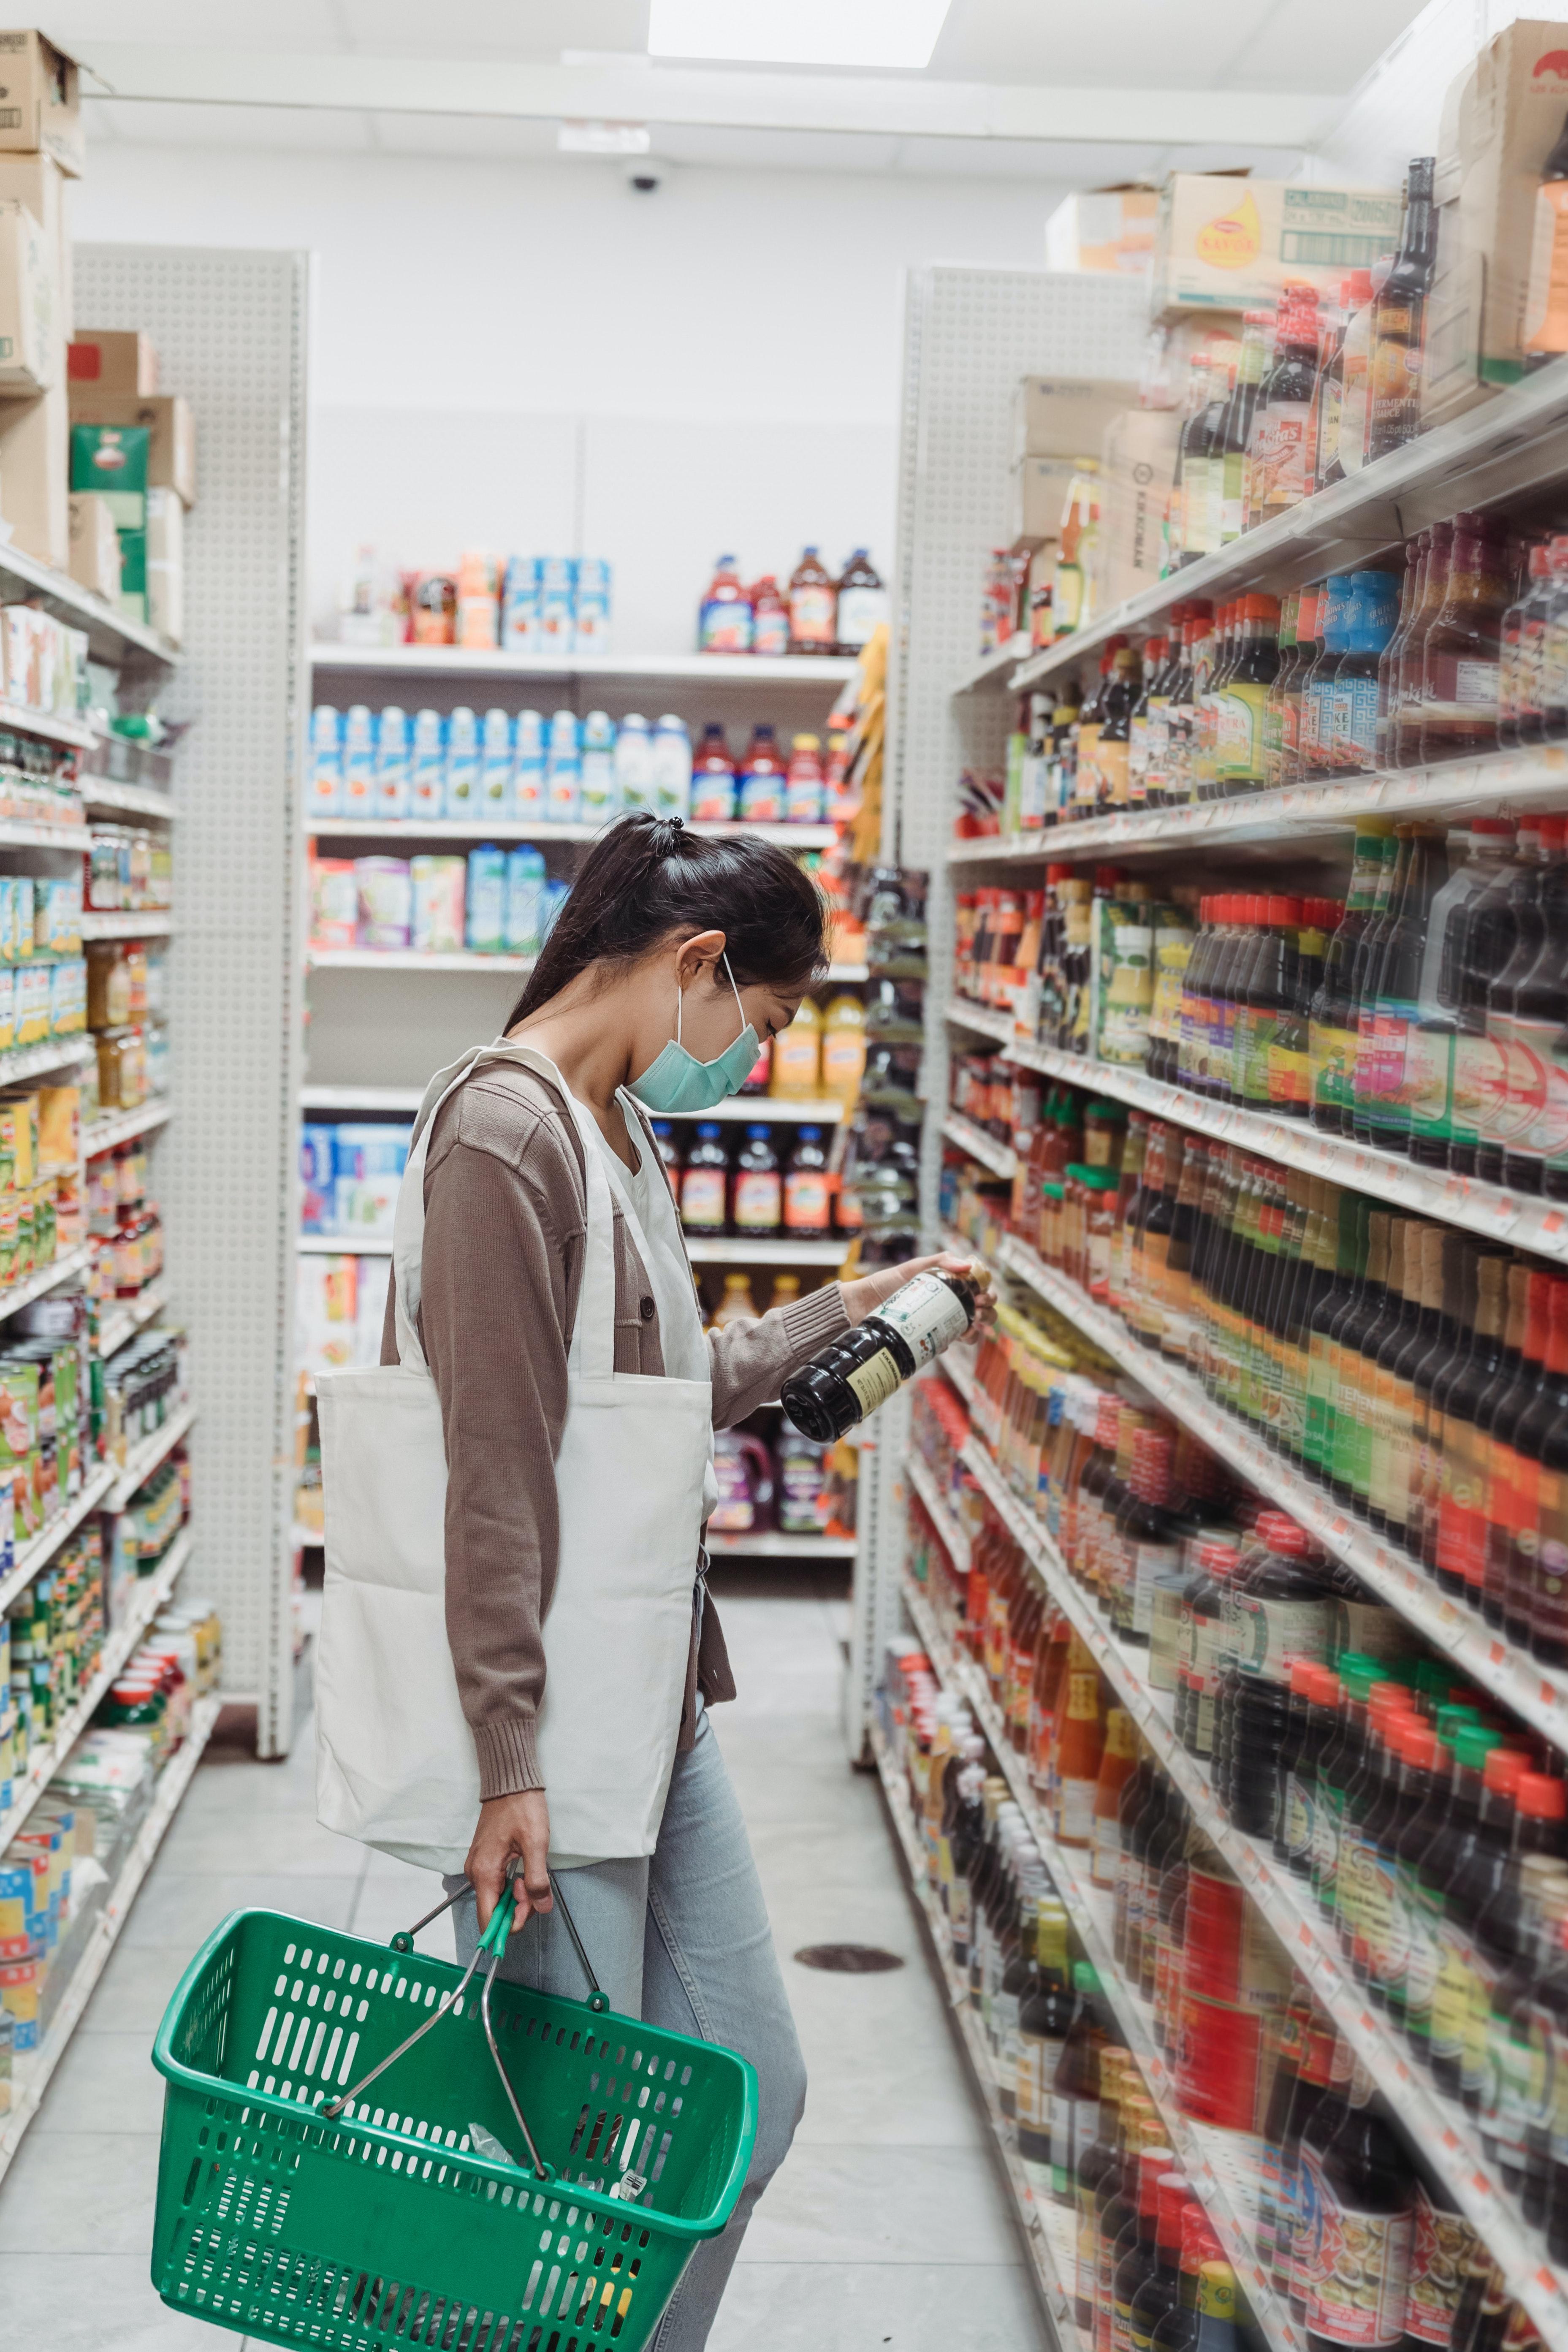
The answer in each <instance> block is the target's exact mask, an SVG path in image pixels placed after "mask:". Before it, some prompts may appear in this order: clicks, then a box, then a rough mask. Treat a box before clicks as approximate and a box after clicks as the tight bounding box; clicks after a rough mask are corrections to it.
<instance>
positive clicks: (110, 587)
mask: <svg viewBox="0 0 1568 2352" xmlns="http://www.w3.org/2000/svg"><path fill="white" fill-rule="evenodd" d="M70 576H71V578H72V579H73V580H75V581H77V582H78V583H79V584H80V585H81V586H82V587H83V588H89V589H90V590H91V591H92V593H93V594H94V595H95V596H102V597H105V598H107V600H108V601H109V603H110V604H112V603H113V602H114V599H115V598H116V597H117V596H118V595H119V593H120V541H119V540H118V538H117V537H116V535H115V530H114V516H113V514H112V512H111V511H110V504H109V500H108V499H100V497H99V496H98V493H97V492H96V491H95V490H73V491H72V493H71V500H70Z"/></svg>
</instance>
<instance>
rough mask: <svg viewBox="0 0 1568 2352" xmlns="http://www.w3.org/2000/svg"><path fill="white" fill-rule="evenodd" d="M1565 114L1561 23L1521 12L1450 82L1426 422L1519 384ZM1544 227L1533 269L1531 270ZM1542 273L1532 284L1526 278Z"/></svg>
mask: <svg viewBox="0 0 1568 2352" xmlns="http://www.w3.org/2000/svg"><path fill="white" fill-rule="evenodd" d="M1565 112H1568V26H1564V25H1563V24H1561V23H1558V24H1552V23H1549V22H1542V21H1540V20H1536V19H1525V18H1521V19H1520V20H1519V21H1518V22H1517V23H1515V24H1512V25H1510V26H1506V27H1505V29H1504V30H1503V31H1502V32H1500V33H1499V34H1498V35H1497V36H1496V37H1495V38H1494V39H1493V40H1491V41H1489V43H1488V44H1487V46H1486V47H1485V48H1484V49H1483V50H1482V51H1481V53H1480V55H1479V57H1478V58H1477V59H1476V61H1475V63H1474V65H1473V66H1471V67H1470V68H1468V71H1466V72H1465V73H1463V74H1461V75H1460V76H1459V77H1458V79H1457V80H1455V81H1454V82H1453V83H1451V84H1450V86H1449V88H1448V90H1447V95H1446V97H1445V98H1444V100H1443V115H1442V122H1441V126H1440V128H1439V131H1438V134H1437V169H1436V178H1435V184H1434V193H1435V194H1436V200H1437V268H1436V278H1435V279H1434V282H1433V287H1432V292H1431V295H1430V297H1429V299H1428V302H1427V309H1426V375H1425V381H1424V383H1423V388H1422V401H1421V422H1422V425H1423V426H1425V427H1430V426H1432V425H1441V424H1443V423H1445V422H1446V421H1447V418H1449V417H1451V416H1458V415H1462V413H1463V412H1464V411H1465V410H1466V409H1467V408H1472V407H1474V405H1475V404H1476V403H1477V402H1478V401H1479V400H1485V399H1487V398H1488V397H1489V394H1492V393H1493V392H1495V391H1497V390H1498V389H1499V387H1500V386H1501V385H1503V384H1509V383H1517V382H1518V380H1519V378H1520V377H1521V375H1522V374H1523V373H1524V371H1525V368H1526V367H1527V365H1528V364H1529V363H1530V359H1531V347H1532V345H1533V347H1534V348H1535V349H1536V350H1539V351H1557V352H1560V351H1563V349H1565V348H1568V338H1564V337H1563V335H1562V334H1561V333H1559V332H1557V331H1554V328H1555V327H1557V326H1560V325H1561V321H1560V320H1557V321H1552V320H1548V318H1547V317H1546V315H1545V311H1546V297H1547V294H1548V290H1549V286H1550V278H1551V262H1552V232H1553V227H1554V225H1555V219H1556V215H1555V214H1554V212H1553V209H1552V205H1551V203H1550V201H1549V200H1548V199H1547V198H1546V197H1544V196H1543V195H1542V169H1543V167H1544V165H1545V163H1546V159H1547V157H1548V156H1549V155H1550V154H1551V152H1552V148H1553V147H1554V146H1555V144H1556V142H1557V141H1558V139H1559V138H1560V136H1561V135H1562V131H1563V117H1564V113H1565ZM1538 225H1539V233H1540V237H1541V253H1540V264H1541V266H1540V268H1532V262H1533V261H1534V260H1535V257H1536V249H1537V234H1538ZM1537 279H1539V281H1540V282H1539V285H1537V284H1536V283H1535V282H1534V281H1535V280H1537Z"/></svg>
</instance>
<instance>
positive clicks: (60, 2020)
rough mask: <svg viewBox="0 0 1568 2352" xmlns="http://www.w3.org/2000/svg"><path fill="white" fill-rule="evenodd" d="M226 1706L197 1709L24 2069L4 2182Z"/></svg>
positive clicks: (4, 2150)
mask: <svg viewBox="0 0 1568 2352" xmlns="http://www.w3.org/2000/svg"><path fill="white" fill-rule="evenodd" d="M223 1704H224V1702H223V1700H222V1699H221V1698H216V1697H211V1698H200V1699H198V1700H197V1701H196V1703H195V1706H194V1707H193V1708H192V1709H191V1721H190V1727H189V1729H188V1730H187V1731H186V1733H185V1737H184V1741H183V1743H182V1745H181V1746H180V1748H178V1749H177V1751H176V1752H175V1753H174V1755H173V1756H171V1757H170V1759H169V1760H168V1762H167V1763H166V1764H165V1765H164V1767H163V1770H162V1771H161V1772H160V1773H159V1775H158V1785H157V1788H156V1790H154V1792H153V1802H152V1805H151V1807H150V1808H149V1810H148V1812H147V1817H146V1819H145V1821H143V1822H142V1826H141V1828H140V1829H139V1830H138V1831H137V1832H136V1835H135V1837H134V1839H133V1840H132V1845H131V1850H130V1852H129V1853H127V1855H126V1856H125V1859H124V1861H123V1862H122V1863H121V1865H120V1873H119V1875H118V1877H117V1878H116V1879H115V1881H114V1884H113V1885H112V1886H111V1887H110V1890H109V1893H108V1895H107V1896H106V1897H105V1900H104V1904H103V1907H102V1909H101V1910H100V1913H99V1916H98V1918H97V1920H96V1922H95V1923H94V1925H93V1927H92V1930H91V1933H90V1935H89V1937H88V1940H87V1943H86V1945H85V1947H84V1948H83V1950H82V1952H81V1955H80V1957H79V1959H78V1961H77V1964H76V1967H75V1969H73V1970H72V1972H71V1979H70V1983H69V1984H68V1987H67V1988H66V1991H65V1995H64V1997H63V1999H62V2000H61V2001H60V2003H59V2006H58V2008H57V2009H56V2011H55V2013H54V2016H53V2017H52V2018H51V2019H50V2021H49V2028H48V2032H47V2034H46V2035H45V2037H44V2040H43V2042H41V2043H40V2045H39V2047H38V2048H37V2050H35V2051H32V2052H30V2053H28V2054H27V2055H26V2057H24V2058H19V2059H17V2060H16V2074H15V2076H14V2079H13V2082H12V2086H11V2101H12V2104H11V2107H10V2110H9V2112H8V2113H7V2114H5V2115H4V2116H0V2179H4V2178H5V2169H6V2167H7V2166H8V2165H9V2163H10V2161H11V2159H12V2158H13V2157H14V2156H15V2155H16V2150H17V2148H18V2147H19V2146H20V2145H21V2140H22V2135H23V2133H24V2132H25V2131H26V2128H27V2126H28V2125H29V2124H30V2123H31V2122H32V2120H33V2117H34V2116H36V2115H37V2112H38V2109H39V2107H40V2105H42V2103H43V2096H44V2093H45V2092H46V2091H47V2089H48V2086H49V2082H50V2079H51V2077H52V2076H53V2074H54V2071H55V2069H56V2067H57V2066H58V2064H59V2063H60V2060H61V2058H62V2057H63V2056H64V2055H65V2052H66V2048H67V2045H68V2042H69V2041H70V2038H71V2035H72V2034H73V2033H74V2032H76V2029H77V2027H78V2026H79V2024H80V2022H81V2019H82V2015H83V2012H84V2011H85V2010H86V2008H87V2004H88V2002H89V2000H90V1998H91V1996H92V1990H93V1988H94V1986H95V1985H96V1984H97V1982H98V1980H99V1978H100V1976H101V1975H102V1974H103V1970H104V1966H105V1963H106V1962H107V1960H108V1958H109V1955H110V1952H111V1951H112V1950H113V1949H114V1947H115V1945H116V1943H117V1942H118V1941H119V1939H120V1931H121V1928H122V1927H124V1925H125V1922H126V1919H127V1918H128V1917H129V1916H130V1912H131V1906H132V1904H133V1903H134V1902H135V1900H136V1896H137V1894H138V1892H139V1890H140V1888H141V1885H142V1880H143V1879H144V1878H145V1877H146V1875H147V1872H148V1869H149V1867H150V1865H151V1864H152V1861H153V1855H154V1854H155V1853H157V1851H158V1848H159V1846H160V1845H161V1844H162V1843H163V1837H164V1834H165V1832H167V1830H168V1827H169V1824H170V1822H172V1821H173V1820H174V1815H175V1813H176V1812H177V1811H179V1808H180V1802H181V1800H182V1799H183V1797H184V1793H185V1790H187V1789H188V1788H189V1787H190V1785H191V1781H192V1780H193V1779H194V1777H195V1769H196V1767H197V1765H198V1764H199V1763H200V1762H201V1760H202V1751H203V1749H204V1748H205V1746H206V1744H207V1742H208V1740H209V1739H210V1738H212V1734H213V1727H214V1725H215V1724H216V1721H217V1719H218V1717H219V1715H220V1714H221V1713H222V1711H223Z"/></svg>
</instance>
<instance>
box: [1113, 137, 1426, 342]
mask: <svg viewBox="0 0 1568 2352" xmlns="http://www.w3.org/2000/svg"><path fill="white" fill-rule="evenodd" d="M1402 210H1403V204H1402V198H1401V194H1400V191H1399V190H1398V189H1397V188H1327V187H1315V186H1313V185H1311V184H1308V183H1305V182H1303V183H1297V182H1295V181H1285V180H1253V179H1242V178H1239V177H1236V176H1233V175H1232V174H1230V173H1205V172H1173V173H1172V174H1171V177H1170V178H1169V179H1168V180H1167V181H1166V183H1165V184H1164V186H1163V189H1162V190H1161V192H1160V216H1159V222H1158V225H1157V227H1156V230H1155V236H1154V262H1153V272H1152V279H1151V283H1150V294H1149V300H1150V310H1151V314H1152V316H1153V317H1154V318H1156V319H1158V318H1160V317H1162V316H1165V315H1169V314H1170V313H1172V312H1179V311H1182V310H1254V309H1260V308H1265V307H1268V306H1270V305H1272V304H1273V303H1275V302H1276V301H1277V300H1278V299H1279V289H1280V288H1281V287H1282V286H1283V285H1284V284H1285V282H1286V280H1287V278H1292V279H1296V280H1303V279H1304V280H1305V281H1306V283H1307V284H1308V285H1310V286H1315V287H1317V288H1318V289H1319V290H1320V292H1334V291H1336V290H1337V289H1338V287H1339V282H1340V280H1341V278H1343V277H1344V276H1345V275H1346V274H1347V273H1348V272H1349V271H1350V270H1352V269H1370V268H1372V266H1373V263H1374V262H1375V261H1376V260H1377V259H1378V257H1379V256H1380V255H1382V254H1384V253H1393V252H1394V251H1395V250H1396V249H1397V247H1398V244H1399V224H1400V215H1401V213H1402Z"/></svg>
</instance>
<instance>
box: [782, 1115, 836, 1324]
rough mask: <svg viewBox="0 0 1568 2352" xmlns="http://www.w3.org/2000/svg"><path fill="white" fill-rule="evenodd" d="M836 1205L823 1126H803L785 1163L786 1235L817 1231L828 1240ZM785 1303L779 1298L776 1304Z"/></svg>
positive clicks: (797, 1131) (797, 1133)
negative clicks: (833, 1207) (834, 1205)
mask: <svg viewBox="0 0 1568 2352" xmlns="http://www.w3.org/2000/svg"><path fill="white" fill-rule="evenodd" d="M832 1205H833V1181H832V1179H831V1177H830V1176H829V1174H828V1170H827V1154H826V1151H825V1150H823V1148H822V1129H820V1128H819V1127H803V1128H800V1129H797V1130H796V1133H795V1143H794V1145H793V1147H792V1149H791V1151H790V1155H789V1158H788V1159H787V1160H785V1162H784V1231H785V1233H786V1234H818V1235H820V1236H821V1237H823V1238H824V1239H826V1235H827V1233H828V1231H829V1227H830V1223H831V1216H830V1213H831V1210H832ZM780 1303H781V1302H780V1300H779V1299H778V1298H776V1297H775V1299H774V1301H773V1304H774V1305H775V1306H777V1305H779V1304H780Z"/></svg>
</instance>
